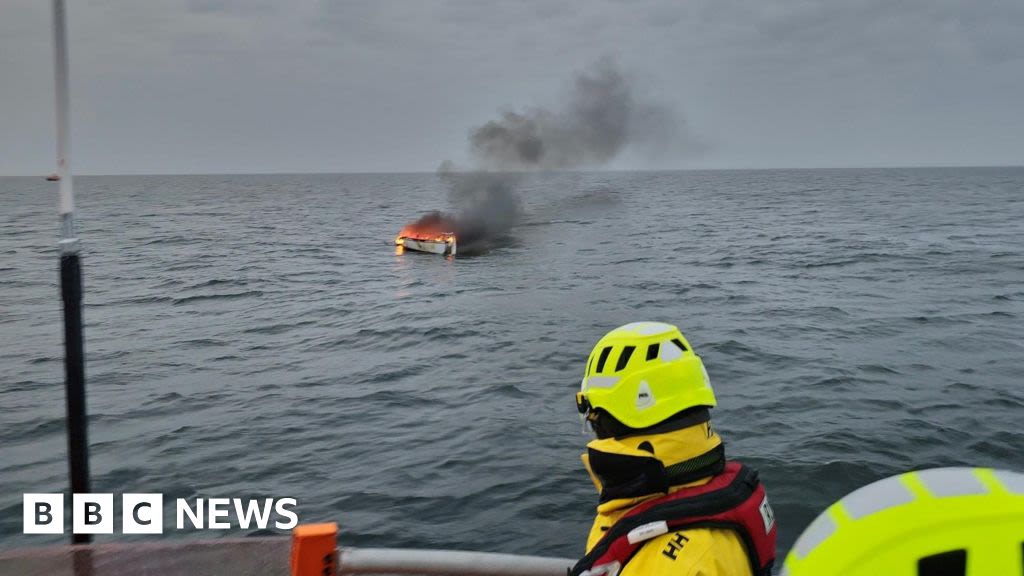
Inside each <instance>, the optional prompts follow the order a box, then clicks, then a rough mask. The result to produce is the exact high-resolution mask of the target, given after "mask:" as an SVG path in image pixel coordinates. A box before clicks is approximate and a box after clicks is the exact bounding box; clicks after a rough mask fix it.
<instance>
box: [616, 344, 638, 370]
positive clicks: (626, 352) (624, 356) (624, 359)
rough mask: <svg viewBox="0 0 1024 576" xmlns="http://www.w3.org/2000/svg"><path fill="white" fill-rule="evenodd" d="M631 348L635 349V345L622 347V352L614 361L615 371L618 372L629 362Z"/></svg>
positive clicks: (631, 353)
mask: <svg viewBox="0 0 1024 576" xmlns="http://www.w3.org/2000/svg"><path fill="white" fill-rule="evenodd" d="M633 350H636V346H626V347H625V348H623V349H622V353H621V354H619V361H618V362H616V363H615V371H616V372H618V371H620V370H622V369H623V368H625V367H626V364H629V357H630V356H632V355H633Z"/></svg>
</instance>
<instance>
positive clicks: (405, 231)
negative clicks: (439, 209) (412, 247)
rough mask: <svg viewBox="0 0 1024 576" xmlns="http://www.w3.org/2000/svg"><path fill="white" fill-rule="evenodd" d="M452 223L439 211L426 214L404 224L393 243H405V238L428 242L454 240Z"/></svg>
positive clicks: (449, 241)
mask: <svg viewBox="0 0 1024 576" xmlns="http://www.w3.org/2000/svg"><path fill="white" fill-rule="evenodd" d="M453 224H454V222H452V221H451V219H450V218H447V217H445V216H443V215H441V214H439V213H436V212H435V213H431V214H427V215H426V216H424V217H423V218H420V219H419V220H416V221H415V222H410V223H408V224H406V225H405V227H404V228H402V230H401V231H400V232H399V233H398V236H395V244H397V245H399V246H401V245H403V244H405V239H406V238H410V239H412V240H424V241H429V242H447V243H451V242H454V241H455V233H454V232H452V231H451V230H452V229H453V228H454V225H453Z"/></svg>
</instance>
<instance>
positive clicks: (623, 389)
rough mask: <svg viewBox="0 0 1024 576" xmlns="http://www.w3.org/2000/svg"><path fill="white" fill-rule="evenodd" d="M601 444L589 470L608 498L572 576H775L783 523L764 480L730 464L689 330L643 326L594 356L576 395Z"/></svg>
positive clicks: (624, 330) (586, 460)
mask: <svg viewBox="0 0 1024 576" xmlns="http://www.w3.org/2000/svg"><path fill="white" fill-rule="evenodd" d="M576 405H577V408H578V409H579V412H580V414H581V415H582V417H583V418H584V419H585V421H586V422H587V423H589V425H590V427H591V428H592V429H593V431H594V433H595V434H596V436H597V439H596V440H593V441H592V442H590V443H589V444H587V453H586V454H584V455H583V464H584V466H585V467H586V469H587V472H589V474H590V477H591V479H592V480H593V482H594V486H595V487H596V488H597V491H598V493H599V494H600V500H599V504H598V507H597V518H596V519H595V520H594V525H593V527H592V528H591V531H590V536H589V538H588V539H587V554H586V556H584V557H583V558H582V559H581V560H580V561H579V562H577V563H576V565H575V566H574V567H573V568H572V570H571V571H570V575H571V576H579V575H589V576H616V575H618V574H621V575H622V576H647V575H662V574H664V575H672V576H748V575H750V576H763V575H765V576H766V575H770V574H771V567H772V563H773V562H774V560H775V538H776V532H777V530H776V527H775V519H774V516H773V514H772V511H771V507H770V506H769V505H768V499H767V496H766V494H765V491H764V487H763V486H762V485H761V484H760V482H759V480H758V476H757V472H756V471H754V470H752V469H750V468H748V467H746V466H743V465H741V464H739V463H737V462H729V461H726V459H725V451H724V446H723V444H722V439H721V438H720V437H719V436H718V434H717V433H716V432H715V431H714V429H713V428H712V427H711V415H710V412H709V409H710V408H712V407H714V406H715V405H716V401H715V394H714V391H713V390H712V389H711V383H710V381H709V379H708V374H707V371H706V370H705V369H704V364H703V362H701V359H700V357H699V356H697V354H695V353H694V351H693V349H692V348H691V347H690V344H689V342H687V341H686V338H685V337H684V336H683V334H682V333H681V332H680V331H679V329H678V328H676V327H675V326H672V325H670V324H663V323H659V322H634V323H632V324H627V325H625V326H620V327H618V328H616V329H615V330H612V331H611V332H609V333H608V334H606V335H605V336H604V337H603V338H601V340H600V341H598V343H597V345H596V346H595V347H594V350H593V351H592V352H591V353H590V357H589V359H588V360H587V366H586V370H585V373H584V376H583V383H582V385H581V387H580V391H579V393H577V394H576Z"/></svg>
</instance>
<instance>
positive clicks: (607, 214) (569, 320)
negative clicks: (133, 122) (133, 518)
mask: <svg viewBox="0 0 1024 576" xmlns="http://www.w3.org/2000/svg"><path fill="white" fill-rule="evenodd" d="M75 185H76V191H77V194H78V209H79V224H80V231H81V237H82V238H83V242H84V263H83V266H84V274H85V290H86V293H85V312H84V314H85V321H86V324H87V326H86V330H87V331H86V352H87V366H86V371H87V377H88V406H89V411H90V413H91V418H90V428H89V433H90V441H91V445H92V477H93V489H94V491H97V492H113V493H115V494H119V493H123V492H163V493H164V494H165V499H166V500H165V501H173V498H177V497H186V498H192V497H199V496H203V497H217V496H228V497H236V496H239V497H244V496H274V497H286V496H289V497H294V498H297V499H298V501H299V506H298V512H299V515H300V518H301V520H302V521H304V522H310V521H323V520H337V521H338V522H339V523H340V524H341V527H342V539H343V541H344V542H345V543H347V544H349V545H359V546H367V545H374V546H417V547H447V548H461V549H472V550H491V551H501V552H517V553H530V554H551V555H565V556H576V555H578V554H579V553H580V552H581V549H582V546H583V543H584V539H585V535H586V531H587V528H588V526H589V522H590V519H591V517H592V513H593V509H594V506H595V504H596V495H595V494H594V493H593V488H592V486H591V484H590V481H589V480H588V478H587V476H586V473H585V472H584V471H583V470H582V467H581V465H580V461H579V454H580V453H581V452H582V449H583V447H584V444H585V443H586V442H587V440H588V437H587V436H585V435H584V434H583V433H582V432H581V425H580V422H579V420H578V417H577V414H576V411H575V406H574V402H573V393H574V391H575V390H576V389H577V387H578V385H579V380H580V378H581V376H582V368H583V363H584V361H585V359H586V356H587V354H588V353H589V350H590V347H591V346H592V345H593V343H594V342H596V340H597V339H598V338H599V337H600V336H601V335H602V334H603V333H604V332H605V331H607V330H609V329H611V328H613V327H615V326H617V325H620V324H624V323H627V322H631V321H636V320H664V321H669V322H674V323H677V324H679V325H680V326H681V327H682V328H683V331H684V333H685V334H686V335H687V336H688V338H689V340H690V341H691V343H692V344H693V345H694V346H695V347H696V349H697V351H698V353H700V354H702V355H703V357H704V359H705V362H706V363H707V366H708V370H709V372H710V374H711V378H712V382H713V384H714V386H715V389H716V391H717V394H718V399H719V403H720V405H719V407H718V408H717V409H716V410H714V411H713V417H714V420H715V422H716V424H717V428H718V429H719V431H720V432H721V433H722V435H723V437H724V438H725V440H726V443H727V452H728V453H729V454H730V455H731V456H732V457H734V458H738V459H742V460H744V461H746V462H748V463H750V464H753V465H754V466H756V467H757V468H759V469H760V470H761V472H762V477H763V479H764V480H765V482H766V484H767V487H768V490H769V494H770V495H771V498H772V503H773V505H774V507H775V511H776V515H777V517H778V520H779V523H780V530H781V531H780V548H781V550H780V551H781V552H784V551H785V550H786V549H788V547H789V546H790V545H791V544H792V542H793V540H794V539H795V537H796V535H797V534H798V533H799V532H800V531H801V530H802V529H803V528H804V527H805V526H806V525H807V523H808V522H809V521H810V520H811V519H812V518H813V517H814V516H815V515H816V514H817V513H818V512H819V511H821V510H822V509H824V508H825V507H826V506H827V505H828V504H829V503H831V502H832V501H833V500H835V499H837V498H839V497H841V496H842V495H844V494H845V493H847V492H849V491H851V490H853V489H854V488H856V487H858V486H861V485H863V484H865V483H868V482H870V481H872V480H876V479H879V478H881V477H884V476H887V475H891V474H894V473H896V472H900V471H904V470H907V469H912V468H923V467H933V466H943V465H982V466H996V467H1003V468H1011V469H1017V470H1024V430H1022V425H1024V338H1022V336H1024V169H1022V168H978V169H960V168H957V169H952V168H950V169H887V170H800V171H787V170H778V171H709V172H665V173H657V172H645V173H586V174H554V175H542V176H537V177H534V178H533V179H531V180H529V181H528V182H527V183H526V185H525V187H524V190H523V202H524V206H525V211H526V217H525V221H524V223H523V224H522V225H520V226H518V227H517V228H515V229H514V230H513V231H512V233H511V236H510V237H509V238H508V241H507V243H505V244H504V245H503V246H502V247H500V248H497V249H494V250H492V251H490V252H487V253H484V254H481V255H477V256H473V257H455V258H454V259H445V258H443V257H440V256H435V255H423V254H413V253H407V254H404V255H396V254H395V250H394V246H392V244H391V243H392V240H393V238H394V234H395V233H396V231H397V230H398V229H399V228H400V227H401V226H402V225H403V224H404V223H405V222H406V221H407V220H410V219H412V218H414V217H417V216H419V215H420V214H421V213H422V212H424V211H426V210H429V209H435V208H445V207H446V200H445V199H446V195H445V191H444V189H443V187H442V184H441V183H440V182H439V181H438V179H437V177H436V176H435V175H433V174H372V175H371V174H366V175H274V176H265V175H259V176H256V175H253V176H144V177H134V176H117V177H83V178H77V179H76V180H75ZM55 204H56V186H55V185H54V184H52V183H47V182H45V181H44V180H43V179H42V178H0V547H14V546H24V545H33V544H42V543H52V542H59V541H63V538H62V537H60V536H24V535H22V534H21V505H22V501H21V495H22V493H24V492H61V491H64V492H66V491H67V489H68V488H67V480H66V478H67V470H66V466H67V465H66V439H65V431H64V421H63V417H62V416H63V410H64V391H63V384H62V383H63V372H62V370H63V365H62V328H61V309H60V301H59V298H58V293H57V285H56V281H57V256H56V252H55V246H56V236H57V233H58V227H57V218H56V216H55ZM168 518H169V519H170V520H171V521H173V511H171V512H170V513H169V514H168ZM228 533H229V534H230V535H233V536H238V535H239V532H238V531H237V530H234V531H229V532H228ZM218 535H221V534H220V533H210V532H203V533H191V534H189V533H178V532H174V531H170V532H169V534H168V535H167V536H165V537H178V538H180V537H189V538H197V537H203V538H207V537H216V536H218ZM110 538H111V537H103V538H101V541H107V540H110ZM116 538H122V539H123V538H127V537H125V536H117V537H116ZM136 538H138V537H136Z"/></svg>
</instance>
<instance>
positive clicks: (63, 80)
mask: <svg viewBox="0 0 1024 576" xmlns="http://www.w3.org/2000/svg"><path fill="white" fill-rule="evenodd" d="M53 49H54V50H53V53H54V64H55V66H54V75H55V79H56V88H57V175H58V176H60V204H59V212H60V221H61V222H60V230H61V241H60V250H61V253H62V254H67V253H74V252H78V237H77V236H76V235H75V193H74V189H73V186H72V176H71V144H70V135H69V126H68V124H69V120H70V115H71V114H70V110H69V109H70V99H69V97H68V40H67V27H66V26H65V24H64V0H53Z"/></svg>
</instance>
